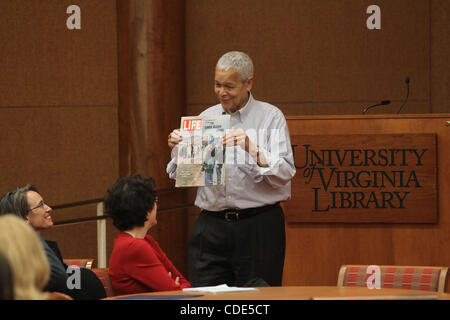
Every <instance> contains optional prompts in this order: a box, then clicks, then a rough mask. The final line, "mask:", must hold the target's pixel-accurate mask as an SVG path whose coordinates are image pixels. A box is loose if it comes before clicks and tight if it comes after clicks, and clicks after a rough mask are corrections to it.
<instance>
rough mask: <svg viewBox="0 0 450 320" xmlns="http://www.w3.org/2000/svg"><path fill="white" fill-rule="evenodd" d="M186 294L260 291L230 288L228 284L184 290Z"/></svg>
mask: <svg viewBox="0 0 450 320" xmlns="http://www.w3.org/2000/svg"><path fill="white" fill-rule="evenodd" d="M183 291H184V292H211V293H218V292H245V291H258V289H255V288H243V287H229V286H227V285H226V284H221V285H219V286H212V287H196V288H184V289H183Z"/></svg>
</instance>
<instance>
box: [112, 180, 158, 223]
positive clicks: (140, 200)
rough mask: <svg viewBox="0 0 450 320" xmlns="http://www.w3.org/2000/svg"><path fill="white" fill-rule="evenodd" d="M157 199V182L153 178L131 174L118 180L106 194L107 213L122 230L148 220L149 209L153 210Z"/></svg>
mask: <svg viewBox="0 0 450 320" xmlns="http://www.w3.org/2000/svg"><path fill="white" fill-rule="evenodd" d="M155 201H156V191H155V182H154V180H153V179H152V178H149V177H144V176H141V175H140V174H135V175H131V176H128V177H124V178H121V179H119V180H117V181H116V182H115V183H114V185H113V186H112V188H111V189H110V190H108V191H107V194H106V196H105V201H104V202H105V211H106V214H107V215H108V216H109V217H111V218H112V219H113V224H114V225H115V226H116V228H117V229H119V230H121V231H125V230H130V229H132V228H134V227H136V226H139V227H142V226H143V225H144V222H145V221H147V211H151V210H153V206H154V205H155Z"/></svg>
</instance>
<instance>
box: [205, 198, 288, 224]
mask: <svg viewBox="0 0 450 320" xmlns="http://www.w3.org/2000/svg"><path fill="white" fill-rule="evenodd" d="M279 206H280V203H279V202H277V203H275V204H270V205H267V206H263V207H257V208H248V209H225V210H222V211H208V210H202V214H206V215H208V216H211V217H216V218H220V219H225V220H226V221H239V220H241V219H247V218H250V217H254V216H256V215H257V214H260V213H262V212H265V211H267V210H270V209H274V208H276V207H279Z"/></svg>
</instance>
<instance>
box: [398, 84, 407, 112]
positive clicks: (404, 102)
mask: <svg viewBox="0 0 450 320" xmlns="http://www.w3.org/2000/svg"><path fill="white" fill-rule="evenodd" d="M409 81H410V78H409V76H406V79H405V83H406V97H405V100H403V102H402V105H401V106H400V108H398V110H397V114H399V113H400V111H401V110H402V108H403V106H404V105H405V104H406V101H408V97H409Z"/></svg>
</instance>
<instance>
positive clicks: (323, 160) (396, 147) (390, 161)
mask: <svg viewBox="0 0 450 320" xmlns="http://www.w3.org/2000/svg"><path fill="white" fill-rule="evenodd" d="M291 143H292V147H293V150H294V158H295V165H296V168H297V174H296V176H295V177H294V179H293V180H292V198H291V200H290V201H288V202H286V204H285V206H286V208H287V210H286V211H287V214H286V216H287V220H288V222H344V223H345V222H348V223H358V222H364V223H367V222H373V223H437V217H438V215H437V208H438V204H437V183H436V180H437V165H436V164H437V157H436V151H437V150H436V149H437V136H436V135H435V134H368V135H360V134H349V135H348V134H347V135H293V136H291Z"/></svg>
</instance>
